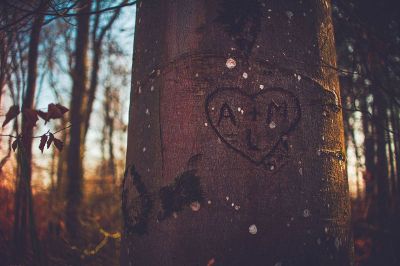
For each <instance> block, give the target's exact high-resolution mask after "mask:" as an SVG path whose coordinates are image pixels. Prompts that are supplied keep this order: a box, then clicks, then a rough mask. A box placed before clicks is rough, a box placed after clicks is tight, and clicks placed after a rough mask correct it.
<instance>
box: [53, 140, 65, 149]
mask: <svg viewBox="0 0 400 266" xmlns="http://www.w3.org/2000/svg"><path fill="white" fill-rule="evenodd" d="M53 143H54V146H56V148H57V149H58V150H59V151H62V149H63V147H64V143H63V142H62V141H61V140H59V139H56V138H54V140H53Z"/></svg>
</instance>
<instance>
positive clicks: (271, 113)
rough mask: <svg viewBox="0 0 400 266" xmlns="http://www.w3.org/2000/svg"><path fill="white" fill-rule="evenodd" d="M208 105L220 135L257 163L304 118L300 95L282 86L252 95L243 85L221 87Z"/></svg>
mask: <svg viewBox="0 0 400 266" xmlns="http://www.w3.org/2000/svg"><path fill="white" fill-rule="evenodd" d="M205 108H206V115H207V119H208V122H209V123H210V126H211V127H212V128H213V130H214V131H215V133H216V134H217V135H218V137H219V138H220V139H221V140H222V141H223V142H224V143H226V144H227V145H228V146H229V147H230V148H232V149H233V150H235V151H236V152H238V153H240V154H241V155H242V156H244V157H245V158H247V159H249V160H250V161H252V162H253V163H255V164H257V165H259V164H261V163H262V162H263V161H264V160H266V159H267V157H268V156H269V155H270V154H271V153H272V152H273V151H274V149H275V148H276V147H277V145H278V144H279V142H280V141H281V139H282V137H283V136H285V135H287V134H288V133H289V132H290V131H292V130H293V129H294V127H295V126H296V124H297V123H298V121H299V120H300V104H299V101H298V99H297V98H296V97H295V95H294V94H293V93H291V92H289V91H287V90H284V89H282V88H269V89H265V90H261V91H260V92H258V93H256V94H252V95H250V94H247V93H245V92H243V91H242V90H241V89H239V88H218V89H216V90H215V91H214V92H213V93H211V94H210V95H209V96H208V97H207V99H206V106H205Z"/></svg>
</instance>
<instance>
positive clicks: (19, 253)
mask: <svg viewBox="0 0 400 266" xmlns="http://www.w3.org/2000/svg"><path fill="white" fill-rule="evenodd" d="M46 8H47V2H46V1H41V2H40V3H39V6H38V10H39V12H38V14H37V15H36V16H35V18H34V20H33V22H32V26H31V33H30V37H29V38H30V39H29V51H28V68H27V83H26V84H27V86H26V92H25V95H24V98H23V103H22V109H23V110H29V109H33V108H34V97H35V93H36V80H37V61H38V56H39V43H40V32H41V30H42V26H43V21H44V14H43V13H44V11H46ZM32 141H33V126H32V125H31V121H28V118H27V117H26V116H25V115H24V116H23V118H22V141H20V143H19V150H18V166H19V168H20V170H19V174H20V176H19V178H18V180H17V182H16V184H17V187H16V192H15V193H16V197H15V213H14V242H15V243H14V244H15V252H16V253H15V261H16V262H17V263H18V262H21V261H23V260H24V259H26V257H25V256H27V254H28V251H29V249H31V250H32V252H33V262H32V263H33V265H44V264H45V261H43V260H42V254H41V249H40V243H39V239H38V235H37V232H36V223H35V217H34V212H33V198H32V187H31V179H32ZM28 239H29V241H30V245H29V244H28V241H27V240H28Z"/></svg>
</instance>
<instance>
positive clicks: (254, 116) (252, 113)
mask: <svg viewBox="0 0 400 266" xmlns="http://www.w3.org/2000/svg"><path fill="white" fill-rule="evenodd" d="M248 114H249V115H250V116H251V120H253V121H257V116H258V115H259V114H261V113H260V112H258V111H257V108H256V107H255V106H253V108H252V109H251V111H250V112H249V113H248Z"/></svg>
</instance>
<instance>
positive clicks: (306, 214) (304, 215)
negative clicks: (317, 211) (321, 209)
mask: <svg viewBox="0 0 400 266" xmlns="http://www.w3.org/2000/svg"><path fill="white" fill-rule="evenodd" d="M310 216H311V211H310V210H309V209H305V210H304V211H303V217H304V218H308V217H310Z"/></svg>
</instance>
